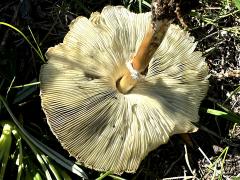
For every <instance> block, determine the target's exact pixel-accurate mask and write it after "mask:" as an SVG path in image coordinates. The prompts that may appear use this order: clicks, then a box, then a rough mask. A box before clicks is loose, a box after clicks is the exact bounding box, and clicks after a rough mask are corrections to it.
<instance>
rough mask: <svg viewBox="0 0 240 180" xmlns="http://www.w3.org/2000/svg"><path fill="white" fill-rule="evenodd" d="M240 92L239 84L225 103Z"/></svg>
mask: <svg viewBox="0 0 240 180" xmlns="http://www.w3.org/2000/svg"><path fill="white" fill-rule="evenodd" d="M238 92H240V86H238V87H237V88H236V89H235V90H234V91H233V92H232V93H231V94H230V96H229V97H228V98H227V99H226V100H225V101H224V103H223V105H224V104H225V103H226V102H227V101H228V100H229V99H230V98H231V97H232V96H233V95H234V94H236V93H238Z"/></svg>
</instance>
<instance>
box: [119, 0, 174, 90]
mask: <svg viewBox="0 0 240 180" xmlns="http://www.w3.org/2000/svg"><path fill="white" fill-rule="evenodd" d="M174 10H175V2H174V0H153V1H152V23H151V25H150V27H149V28H148V32H147V33H146V35H145V37H144V39H143V41H142V43H141V45H140V47H139V49H138V51H137V54H136V56H135V57H134V58H133V60H132V68H133V69H134V70H135V71H137V72H138V73H139V74H140V73H143V72H144V71H145V70H146V68H147V67H148V64H149V62H150V60H151V58H152V56H153V54H154V53H155V52H156V50H157V48H158V47H159V46H160V44H161V42H162V40H163V38H164V36H165V34H166V32H167V30H168V28H169V26H170V24H171V22H172V19H173V17H174V16H175V14H174ZM138 79H139V78H133V77H132V74H131V72H130V71H129V70H128V71H126V73H125V74H124V75H123V77H122V78H121V79H120V81H119V82H118V89H119V91H121V92H122V93H124V94H126V93H128V92H129V91H130V90H131V89H132V88H133V87H134V86H136V84H137V82H138Z"/></svg>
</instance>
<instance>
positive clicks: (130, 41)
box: [40, 4, 208, 174]
mask: <svg viewBox="0 0 240 180" xmlns="http://www.w3.org/2000/svg"><path fill="white" fill-rule="evenodd" d="M153 5H154V4H153ZM195 47H196V42H194V38H193V37H191V36H190V35H189V33H188V32H186V31H184V30H182V29H181V28H180V27H179V26H177V25H173V24H171V19H170V18H168V16H167V15H164V17H163V18H157V20H156V21H155V24H152V18H151V13H150V12H149V13H142V14H135V13H132V12H130V11H129V10H127V9H125V8H124V7H121V6H116V7H112V6H107V7H105V8H104V9H103V10H102V12H101V13H93V14H92V15H91V17H90V18H89V19H87V18H85V17H78V18H77V19H75V20H74V21H73V22H72V23H71V24H70V31H69V32H68V33H67V35H66V36H65V38H64V40H63V43H60V44H58V45H56V46H55V47H52V48H49V49H48V51H47V53H46V57H47V59H48V63H47V64H45V65H43V66H42V68H41V73H40V81H41V99H42V107H43V110H44V112H45V114H46V117H47V122H48V124H49V126H50V128H51V130H52V132H53V133H54V135H55V136H56V138H57V139H58V140H59V141H60V143H61V145H62V146H63V148H65V149H66V150H67V151H68V152H69V153H70V155H71V156H73V157H75V158H76V160H77V162H79V163H81V164H82V165H84V166H86V167H89V168H93V169H95V170H98V171H109V170H110V171H112V172H113V173H115V174H121V173H123V172H131V173H133V172H135V171H136V170H137V168H138V166H139V164H140V162H141V161H142V160H143V159H144V157H146V155H147V154H148V153H149V152H150V151H152V150H154V149H156V148H157V147H159V146H160V145H161V144H164V143H167V141H168V140H169V137H170V136H171V135H173V134H179V133H189V132H195V131H196V130H197V127H195V126H194V125H193V124H192V122H197V121H198V119H199V117H198V109H199V104H200V102H201V100H202V99H203V98H204V96H205V94H206V92H207V89H208V81H207V80H206V76H207V73H208V68H207V65H206V63H205V62H204V58H203V57H202V54H201V52H198V51H195V52H194V50H195Z"/></svg>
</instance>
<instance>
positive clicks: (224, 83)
mask: <svg viewBox="0 0 240 180" xmlns="http://www.w3.org/2000/svg"><path fill="white" fill-rule="evenodd" d="M27 2H28V1H23V2H11V3H9V2H6V3H1V5H0V13H1V14H4V15H3V16H1V17H0V32H1V33H0V59H1V61H0V76H1V79H0V95H1V102H0V124H1V130H0V132H1V134H2V135H1V137H0V160H1V161H0V162H1V164H0V168H1V169H0V171H1V173H0V174H1V176H0V179H3V176H4V177H11V178H12V179H22V178H30V179H79V178H80V177H85V178H86V176H88V178H90V179H105V178H106V177H108V178H112V179H121V180H122V179H163V178H165V179H179V178H180V179H183V178H185V179H187V178H190V179H191V178H193V177H195V178H196V179H227V178H231V179H234V178H238V174H239V173H240V170H239V168H238V167H237V165H235V166H234V164H233V163H232V164H231V162H233V161H234V160H236V159H238V158H239V155H238V153H239V146H240V142H239V140H240V136H239V133H240V125H239V122H240V117H239V114H240V83H239V77H238V76H237V74H236V75H235V76H234V74H233V76H229V75H228V74H230V73H232V72H233V70H239V68H240V64H239V60H240V49H239V48H240V47H239V44H240V30H239V29H240V28H239V27H240V24H239V23H240V18H239V15H240V2H239V0H232V1H231V0H219V1H210V0H202V1H200V3H198V4H196V5H195V3H192V4H191V3H190V4H189V2H185V4H184V6H183V8H182V9H181V10H182V11H183V12H182V13H183V20H184V21H185V23H186V24H187V25H188V28H187V29H188V30H189V31H190V33H191V34H192V35H194V36H195V38H196V40H197V41H198V42H199V43H198V46H197V48H198V50H200V51H202V52H204V55H205V56H206V61H207V63H208V65H209V69H210V77H209V80H210V89H209V92H208V95H207V97H206V99H205V100H204V101H203V103H202V105H201V111H200V116H201V120H200V127H204V128H205V130H203V129H204V128H203V129H202V128H200V130H199V131H198V132H197V133H195V134H193V135H192V136H191V137H192V139H193V142H194V145H195V147H193V148H191V147H189V148H187V147H186V146H184V143H183V142H182V141H181V140H179V138H178V136H174V137H172V138H171V141H170V142H169V143H168V144H166V145H162V146H160V147H159V148H158V149H157V150H155V151H153V152H152V153H150V154H149V156H148V157H147V158H146V159H145V160H144V161H143V162H142V164H141V166H140V168H139V170H138V171H137V173H136V174H133V175H131V174H123V175H122V176H121V177H119V176H115V175H111V173H110V172H106V173H103V174H101V173H99V172H95V171H92V170H89V169H86V168H84V167H80V166H78V165H76V164H74V163H73V162H74V160H73V159H70V160H69V159H68V153H67V152H65V151H64V150H63V149H62V148H61V146H60V145H59V143H58V142H57V140H56V139H55V137H54V136H53V135H52V134H51V132H50V130H49V128H48V126H47V124H46V121H45V116H44V114H43V113H42V112H41V106H40V99H39V82H38V75H39V70H40V66H41V64H43V63H45V62H46V61H45V57H44V52H46V50H47V49H48V47H51V46H54V45H55V44H58V43H59V42H61V41H62V39H63V37H64V35H65V34H66V32H67V31H68V27H67V25H68V24H69V23H70V21H71V20H73V19H74V18H76V17H77V16H78V15H84V16H87V17H88V16H89V15H90V14H91V12H94V11H96V10H101V9H102V8H103V7H104V6H105V5H108V4H113V5H119V4H120V5H125V6H126V7H127V8H129V9H130V10H132V11H135V12H146V11H149V10H150V1H149V0H148V1H147V0H146V1H144V0H122V1H108V0H101V1H99V2H96V1H77V0H71V1H64V0H61V1H58V2H57V3H54V2H50V1H47V0H43V1H41V2H32V4H31V3H30V4H27ZM188 6H194V10H192V11H189V10H188ZM33 12H37V13H33ZM175 23H179V22H178V21H176V22H175ZM179 24H180V23H179ZM180 25H181V24H180ZM206 129H207V130H206ZM39 132H41V133H39ZM200 147H201V148H200ZM53 148H54V149H55V150H56V149H57V150H56V151H54V150H53ZM199 148H200V149H199ZM216 149H217V150H216ZM235 151H237V152H238V153H235ZM184 157H185V158H184ZM54 160H57V161H58V162H57V161H54ZM238 163H239V165H240V162H239V160H238Z"/></svg>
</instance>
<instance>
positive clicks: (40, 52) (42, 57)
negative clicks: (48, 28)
mask: <svg viewBox="0 0 240 180" xmlns="http://www.w3.org/2000/svg"><path fill="white" fill-rule="evenodd" d="M28 30H29V31H30V33H31V36H32V38H33V40H34V42H35V44H36V46H37V49H38V52H39V54H40V56H41V59H44V56H43V54H42V51H41V49H40V47H39V45H38V43H37V40H36V38H35V37H34V35H33V33H32V30H31V28H30V27H29V26H28Z"/></svg>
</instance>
